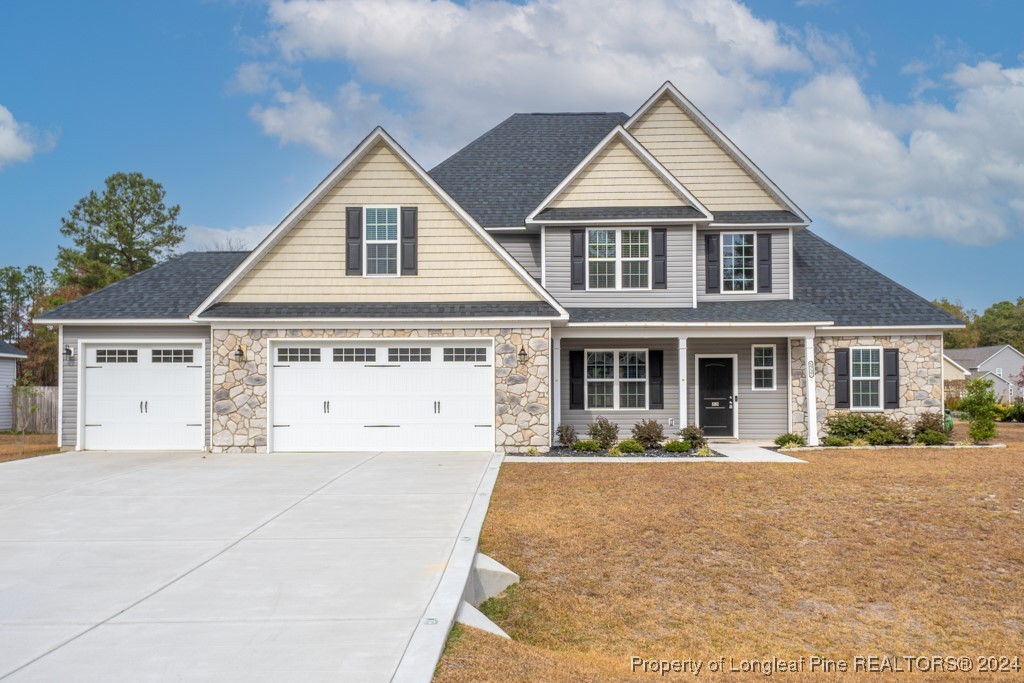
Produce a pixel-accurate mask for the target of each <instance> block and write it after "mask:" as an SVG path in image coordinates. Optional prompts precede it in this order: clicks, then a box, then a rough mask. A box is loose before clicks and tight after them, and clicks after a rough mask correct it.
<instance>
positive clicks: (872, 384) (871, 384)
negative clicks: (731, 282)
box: [850, 347, 882, 410]
mask: <svg viewBox="0 0 1024 683" xmlns="http://www.w3.org/2000/svg"><path fill="white" fill-rule="evenodd" d="M850 384H851V389H852V391H851V392H850V399H851V400H850V407H851V408H853V409H854V410H881V409H882V349H880V348H878V347H853V348H851V349H850Z"/></svg>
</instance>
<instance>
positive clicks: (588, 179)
mask: <svg viewBox="0 0 1024 683" xmlns="http://www.w3.org/2000/svg"><path fill="white" fill-rule="evenodd" d="M549 206H551V207H553V208H575V207H595V206H688V204H687V203H686V202H685V201H684V200H683V199H682V198H681V197H680V196H679V195H678V194H677V193H676V192H675V190H673V189H672V188H671V187H670V186H669V185H668V184H667V183H666V182H665V181H664V179H662V178H661V177H660V176H659V175H658V174H657V173H655V172H654V171H652V170H651V168H650V167H649V166H648V165H647V164H645V163H644V162H643V160H642V159H641V158H640V157H638V156H637V155H636V153H635V152H634V151H633V150H632V149H630V148H629V147H627V146H626V144H625V143H624V142H622V140H619V139H615V140H613V141H612V142H611V143H609V145H608V146H607V147H605V148H604V149H603V150H601V152H599V153H598V155H597V156H596V157H594V158H593V159H592V160H591V162H590V163H589V164H587V167H586V168H584V169H583V170H582V171H581V172H580V174H579V175H578V176H576V178H574V179H573V181H572V182H571V183H569V184H568V185H567V186H566V187H565V189H563V190H562V191H561V192H560V193H559V194H558V196H557V197H555V199H554V200H552V202H551V203H550V205H549Z"/></svg>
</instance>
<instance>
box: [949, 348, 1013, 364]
mask: <svg viewBox="0 0 1024 683" xmlns="http://www.w3.org/2000/svg"><path fill="white" fill-rule="evenodd" d="M1006 346H1007V345H1006V344H999V345H998V346H979V347H977V348H974V349H946V350H945V354H946V355H947V356H949V357H950V358H952V359H953V360H955V361H956V362H957V363H958V364H960V365H961V366H963V367H965V368H967V369H968V370H971V369H974V368H977V367H980V366H981V364H982V363H984V362H985V361H987V360H988V359H989V358H991V357H992V356H994V355H996V352H997V351H999V350H1000V349H1003V348H1005V347H1006Z"/></svg>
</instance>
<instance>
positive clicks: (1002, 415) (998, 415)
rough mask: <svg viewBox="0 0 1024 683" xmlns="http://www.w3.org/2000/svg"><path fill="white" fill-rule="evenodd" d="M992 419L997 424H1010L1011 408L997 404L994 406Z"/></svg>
mask: <svg viewBox="0 0 1024 683" xmlns="http://www.w3.org/2000/svg"><path fill="white" fill-rule="evenodd" d="M992 419H993V420H995V421H996V422H1009V421H1010V407H1009V406H1004V405H1003V404H1002V403H997V404H995V405H994V406H992Z"/></svg>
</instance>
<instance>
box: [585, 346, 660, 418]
mask: <svg viewBox="0 0 1024 683" xmlns="http://www.w3.org/2000/svg"><path fill="white" fill-rule="evenodd" d="M586 382H587V393H586V399H587V404H586V408H587V409H588V410H596V409H605V410H636V409H645V408H646V407H647V351H646V350H623V351H618V350H607V351H605V350H600V351H587V352H586Z"/></svg>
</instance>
